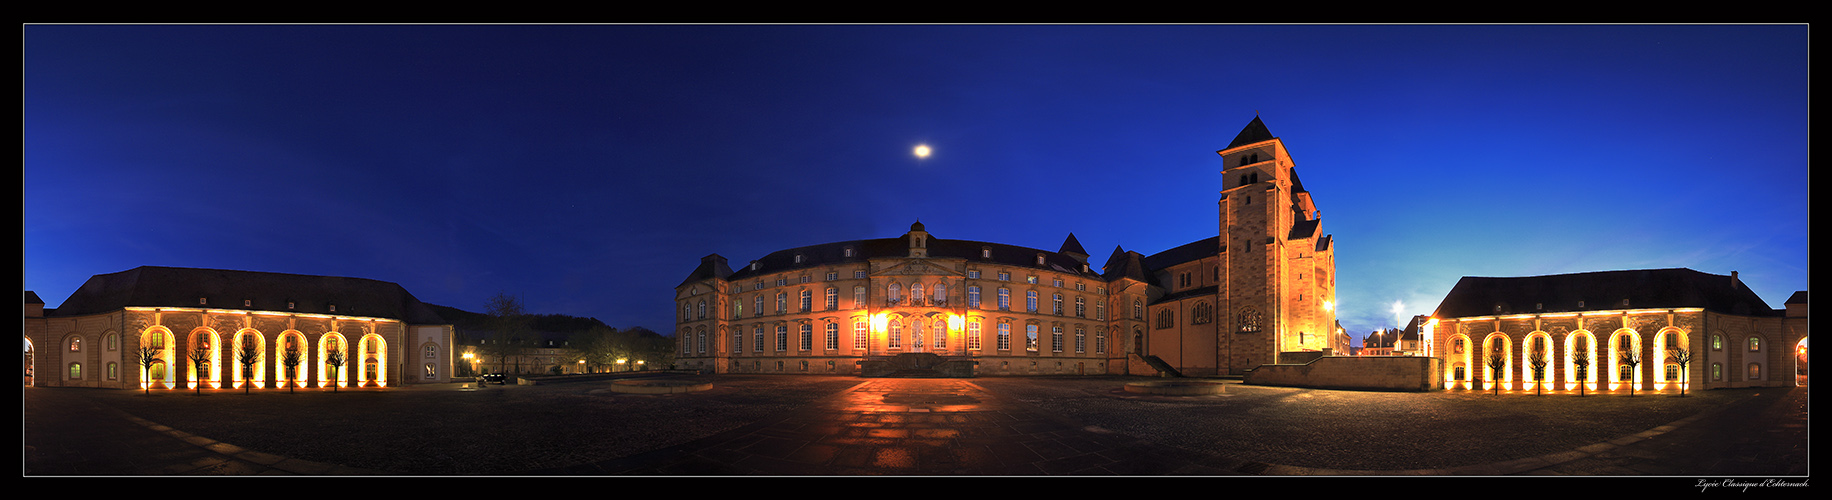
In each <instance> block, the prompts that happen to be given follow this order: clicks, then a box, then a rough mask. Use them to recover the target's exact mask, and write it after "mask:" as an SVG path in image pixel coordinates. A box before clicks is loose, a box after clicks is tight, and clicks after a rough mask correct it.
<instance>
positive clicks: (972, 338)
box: [967, 320, 980, 351]
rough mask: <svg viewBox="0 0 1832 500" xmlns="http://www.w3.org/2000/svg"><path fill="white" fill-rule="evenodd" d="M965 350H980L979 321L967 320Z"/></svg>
mask: <svg viewBox="0 0 1832 500" xmlns="http://www.w3.org/2000/svg"><path fill="white" fill-rule="evenodd" d="M967 350H970V351H978V350H980V322H978V321H973V320H968V321H967Z"/></svg>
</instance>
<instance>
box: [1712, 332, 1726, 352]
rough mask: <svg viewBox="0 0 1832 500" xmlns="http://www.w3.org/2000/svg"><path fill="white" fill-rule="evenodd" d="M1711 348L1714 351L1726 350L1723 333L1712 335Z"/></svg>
mask: <svg viewBox="0 0 1832 500" xmlns="http://www.w3.org/2000/svg"><path fill="white" fill-rule="evenodd" d="M1711 350H1713V351H1722V350H1724V336H1722V335H1712V336H1711Z"/></svg>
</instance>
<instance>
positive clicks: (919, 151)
mask: <svg viewBox="0 0 1832 500" xmlns="http://www.w3.org/2000/svg"><path fill="white" fill-rule="evenodd" d="M916 157H917V158H928V157H929V146H928V145H926V144H925V145H918V146H916Z"/></svg>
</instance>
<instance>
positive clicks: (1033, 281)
mask: <svg viewBox="0 0 1832 500" xmlns="http://www.w3.org/2000/svg"><path fill="white" fill-rule="evenodd" d="M1024 282H1025V283H1029V284H1032V285H1035V284H1037V277H1036V276H1025V277H1024Z"/></svg>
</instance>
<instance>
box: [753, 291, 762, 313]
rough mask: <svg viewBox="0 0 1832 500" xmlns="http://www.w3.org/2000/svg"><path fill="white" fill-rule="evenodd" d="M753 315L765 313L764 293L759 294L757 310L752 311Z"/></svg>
mask: <svg viewBox="0 0 1832 500" xmlns="http://www.w3.org/2000/svg"><path fill="white" fill-rule="evenodd" d="M751 315H752V316H762V315H763V294H761V293H760V294H757V310H756V311H755V312H752V313H751Z"/></svg>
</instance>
